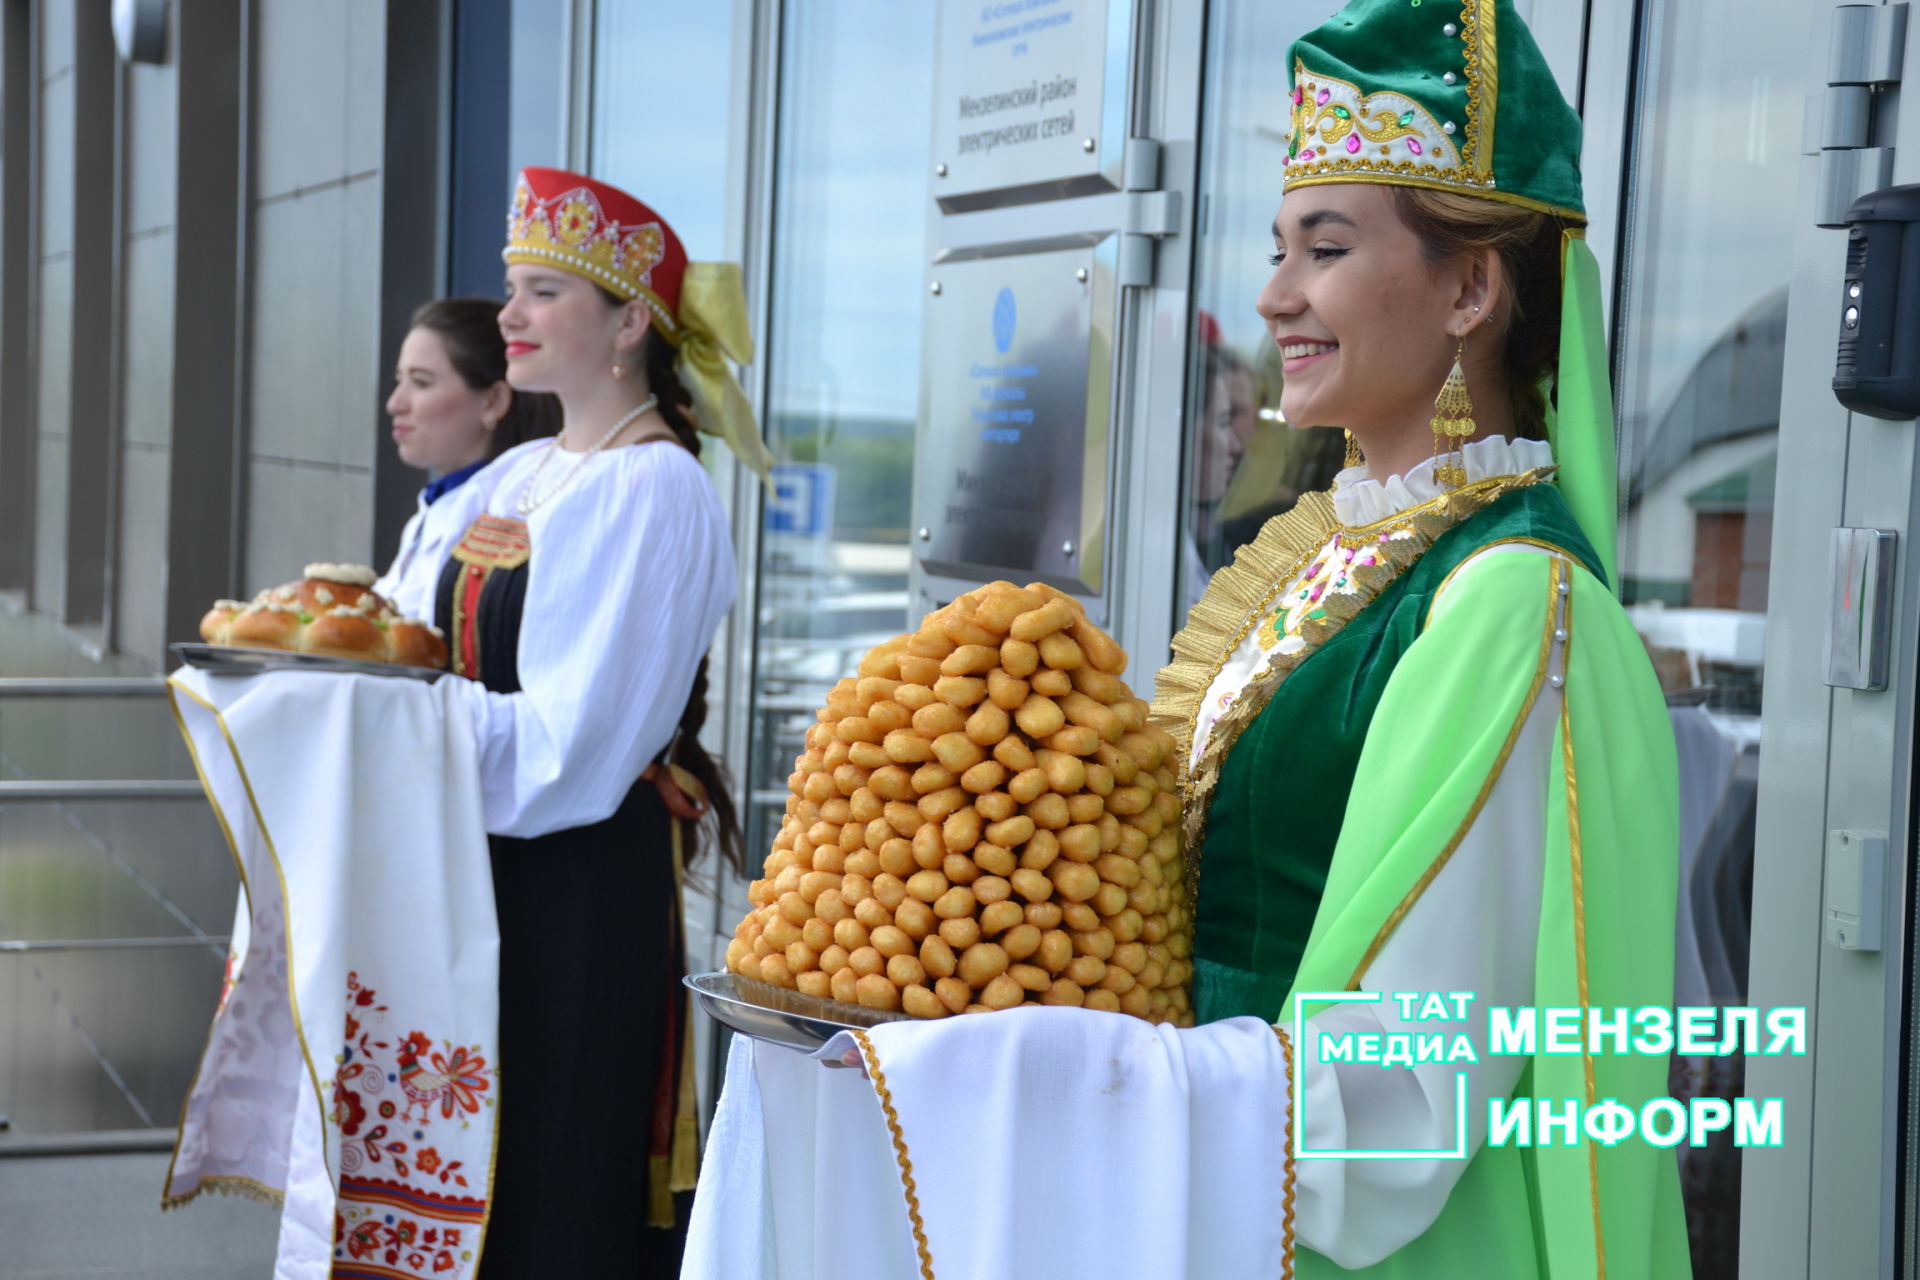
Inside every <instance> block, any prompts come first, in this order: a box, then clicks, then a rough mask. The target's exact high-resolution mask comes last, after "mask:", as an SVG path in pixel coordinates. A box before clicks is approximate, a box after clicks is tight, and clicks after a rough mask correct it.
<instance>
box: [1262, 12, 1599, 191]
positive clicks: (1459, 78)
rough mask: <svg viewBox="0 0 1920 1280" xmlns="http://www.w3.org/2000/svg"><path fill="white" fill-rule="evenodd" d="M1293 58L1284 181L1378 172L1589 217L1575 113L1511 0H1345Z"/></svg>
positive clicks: (1347, 178) (1356, 177) (1360, 178)
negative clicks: (1290, 124) (1290, 121)
mask: <svg viewBox="0 0 1920 1280" xmlns="http://www.w3.org/2000/svg"><path fill="white" fill-rule="evenodd" d="M1287 62H1288V64H1289V65H1290V66H1291V67H1292V70H1293V128H1292V131H1291V134H1290V136H1289V139H1288V147H1287V162H1286V176H1285V180H1284V185H1285V187H1286V189H1288V190H1291V189H1292V188H1294V187H1300V186H1308V185H1311V184H1314V183H1326V182H1385V183H1391V184H1394V185H1398V186H1410V187H1430V188H1433V189H1436V190H1440V191H1455V192H1459V193H1461V194H1463V195H1476V196H1483V197H1485V198H1486V199H1489V200H1500V201H1505V202H1507V203H1509V204H1517V205H1522V206H1525V207H1527V208H1530V209H1537V210H1539V211H1540V212H1542V213H1550V214H1553V215H1555V216H1557V217H1560V218H1563V219H1566V220H1567V221H1569V222H1577V223H1584V222H1585V221H1586V207H1585V205H1584V204H1583V203H1582V201H1581V197H1580V117H1579V116H1577V115H1575V114H1574V112H1573V108H1571V107H1569V106H1568V105H1567V102H1566V99H1565V98H1563V97H1562V96H1561V95H1560V87H1559V85H1558V84H1557V83H1555V81H1554V78H1553V72H1552V71H1551V70H1549V69H1548V67H1547V60H1546V58H1545V57H1544V56H1543V55H1542V54H1541V52H1540V46H1539V45H1537V44H1535V43H1534V40H1533V33H1532V32H1530V31H1528V30H1527V26H1526V24H1525V23H1524V22H1522V21H1521V20H1520V16H1519V15H1518V14H1517V13H1515V12H1514V9H1513V0H1464V2H1461V0H1451V2H1450V0H1424V2H1423V0H1352V2H1351V3H1350V4H1348V5H1347V6H1346V7H1345V8H1344V9H1342V10H1341V11H1340V12H1339V13H1337V14H1335V15H1334V16H1333V17H1332V18H1329V19H1328V20H1327V21H1326V22H1325V23H1324V24H1323V25H1321V26H1320V27H1319V28H1318V29H1317V30H1315V31H1313V32H1311V33H1309V34H1308V35H1305V36H1302V37H1301V38H1300V39H1298V40H1296V41H1294V43H1293V48H1292V49H1291V50H1289V51H1288V54H1287Z"/></svg>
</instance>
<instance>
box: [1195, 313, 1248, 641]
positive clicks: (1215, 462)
mask: <svg viewBox="0 0 1920 1280" xmlns="http://www.w3.org/2000/svg"><path fill="white" fill-rule="evenodd" d="M1200 319H1201V334H1202V341H1203V343H1204V345H1203V346H1202V347H1201V353H1202V359H1201V366H1202V377H1203V382H1202V387H1203V389H1204V394H1203V396H1202V398H1201V404H1200V420H1199V430H1198V431H1197V432H1196V433H1195V437H1194V464H1193V490H1192V497H1191V499H1190V505H1189V519H1188V524H1187V536H1186V539H1185V556H1184V558H1185V561H1186V563H1185V566H1184V569H1183V572H1182V580H1183V581H1184V582H1185V583H1186V587H1187V596H1188V598H1187V602H1186V603H1187V605H1188V606H1192V605H1193V604H1194V603H1195V602H1196V601H1198V600H1199V599H1200V595H1201V593H1202V592H1203V591H1205V590H1206V586H1207V579H1208V578H1209V577H1210V576H1211V575H1212V573H1213V571H1214V570H1215V569H1218V568H1219V567H1220V565H1221V563H1222V562H1223V560H1224V559H1225V558H1226V555H1225V554H1223V550H1224V549H1223V548H1222V546H1221V539H1220V531H1219V527H1218V516H1219V510H1220V502H1221V499H1223V498H1224V497H1226V494H1227V489H1228V486H1230V485H1231V484H1232V483H1233V476H1234V471H1235V469H1236V468H1238V467H1239V465H1240V459H1241V457H1242V455H1243V454H1244V453H1245V450H1246V444H1245V440H1244V439H1243V437H1242V436H1241V435H1240V433H1239V431H1238V430H1237V429H1236V428H1237V424H1236V422H1235V420H1234V403H1233V379H1234V375H1235V372H1236V370H1238V371H1240V372H1245V366H1244V365H1242V364H1241V363H1240V361H1239V360H1238V359H1237V358H1236V357H1235V356H1234V355H1233V353H1232V352H1231V351H1229V350H1228V349H1227V348H1226V347H1225V346H1224V345H1222V344H1221V342H1220V340H1219V326H1218V325H1217V324H1214V323H1213V317H1212V316H1209V315H1207V314H1206V313H1205V312H1202V313H1201V315H1200ZM1209 335H1211V340H1210V341H1209V340H1207V339H1208V336H1209Z"/></svg>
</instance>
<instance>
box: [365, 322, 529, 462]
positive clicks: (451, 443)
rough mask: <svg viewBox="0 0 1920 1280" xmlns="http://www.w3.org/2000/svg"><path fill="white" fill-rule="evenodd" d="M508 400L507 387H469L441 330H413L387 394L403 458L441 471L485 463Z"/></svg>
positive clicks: (408, 337) (395, 441) (394, 432)
mask: <svg viewBox="0 0 1920 1280" xmlns="http://www.w3.org/2000/svg"><path fill="white" fill-rule="evenodd" d="M505 399H506V393H505V388H504V387H502V388H498V389H497V390H493V391H491V392H490V391H488V390H480V391H475V390H474V389H473V388H472V387H469V386H468V385H467V384H466V381H465V380H464V379H462V378H461V376H460V374H459V373H458V372H457V371H456V370H455V369H454V367H453V362H452V361H451V360H450V359H448V357H447V344H446V341H445V340H444V339H442V338H441V336H440V335H439V334H437V333H435V332H434V331H433V330H431V329H413V330H410V331H409V332H408V333H407V337H406V341H404V342H402V343H401V344H400V360H399V366H398V367H397V368H396V369H395V370H394V384H393V394H392V395H390V396H388V397H387V414H388V416H389V417H391V418H392V419H393V442H394V444H395V445H397V446H398V447H399V450H400V460H401V461H402V462H404V463H406V464H407V465H408V466H410V467H419V468H421V469H422V470H426V471H433V472H438V473H445V472H448V471H458V470H459V469H460V468H461V467H464V466H469V465H471V464H472V463H475V462H480V461H482V460H483V459H485V458H486V457H487V455H488V453H489V451H490V450H489V445H490V444H491V440H492V434H493V428H494V426H495V425H496V424H497V423H498V422H499V420H500V416H501V414H502V413H504V412H505Z"/></svg>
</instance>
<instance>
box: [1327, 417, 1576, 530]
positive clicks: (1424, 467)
mask: <svg viewBox="0 0 1920 1280" xmlns="http://www.w3.org/2000/svg"><path fill="white" fill-rule="evenodd" d="M1461 453H1462V455H1464V457H1465V459H1466V464H1467V482H1468V483H1469V484H1471V483H1473V482H1474V481H1476V480H1485V479H1487V478H1488V477H1490V476H1517V475H1520V474H1521V473H1523V472H1527V471H1532V470H1534V469H1535V468H1537V467H1550V466H1552V465H1553V447H1552V446H1551V445H1549V444H1548V443H1547V442H1546V441H1545V440H1509V439H1507V438H1506V437H1505V436H1489V437H1487V438H1486V439H1485V440H1474V441H1472V442H1470V443H1469V444H1468V445H1467V446H1466V447H1465V448H1464V449H1462V450H1461ZM1439 496H1440V486H1439V485H1438V484H1436V483H1435V482H1434V479H1433V464H1432V463H1431V462H1422V463H1421V464H1420V465H1419V466H1417V467H1415V468H1414V469H1413V470H1411V471H1408V472H1406V473H1405V474H1403V475H1397V476H1388V477H1387V478H1386V479H1385V480H1374V479H1372V478H1370V477H1369V476H1368V475H1367V469H1366V467H1365V466H1364V465H1363V466H1358V467H1348V468H1347V469H1346V470H1345V471H1342V472H1341V473H1340V474H1339V475H1337V476H1335V477H1334V478H1333V509H1334V512H1335V514H1337V515H1338V517H1339V519H1340V523H1341V524H1343V525H1348V526H1352V525H1362V524H1373V523H1375V522H1377V521H1380V520H1385V519H1387V518H1388V517H1390V516H1396V515H1398V514H1400V513H1401V512H1402V511H1405V510H1406V509H1407V508H1408V507H1415V506H1418V505H1420V504H1421V503H1423V502H1426V501H1428V500H1430V499H1433V498H1437V497H1439Z"/></svg>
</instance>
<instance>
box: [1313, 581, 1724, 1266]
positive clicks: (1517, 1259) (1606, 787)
mask: <svg viewBox="0 0 1920 1280" xmlns="http://www.w3.org/2000/svg"><path fill="white" fill-rule="evenodd" d="M1556 631H1564V632H1565V633H1566V635H1565V638H1564V639H1561V638H1559V637H1557V636H1556V635H1555V633H1556ZM1562 648H1563V649H1564V652H1563V653H1562V652H1559V650H1561V649H1562ZM1555 676H1560V677H1561V678H1562V679H1563V681H1564V697H1562V698H1560V705H1561V713H1560V722H1559V726H1558V730H1557V732H1556V733H1555V735H1554V738H1553V745H1552V748H1551V750H1552V752H1553V754H1554V759H1553V760H1551V761H1549V762H1547V765H1548V767H1547V768H1546V769H1545V771H1544V776H1545V777H1546V779H1547V784H1546V787H1545V793H1544V794H1543V795H1542V796H1541V797H1540V803H1541V805H1542V806H1543V809H1544V823H1543V826H1544V830H1545V831H1546V839H1545V842H1544V845H1545V847H1544V848H1542V849H1541V851H1540V856H1541V857H1542V859H1543V860H1544V865H1543V868H1542V872H1543V887H1542V900H1541V912H1540V926H1539V937H1538V943H1537V948H1536V957H1535V966H1536V968H1535V989H1536V999H1537V1000H1538V1002H1539V1004H1540V1005H1541V1006H1542V1007H1578V1006H1582V1005H1586V1006H1591V1007H1593V1008H1597V1009H1601V1010H1604V1011H1608V1012H1609V1013H1610V1012H1611V1011H1612V1010H1613V1009H1615V1008H1617V1007H1621V1006H1624V1007H1626V1008H1628V1009H1636V1008H1639V1007H1642V1006H1646V1005H1659V1006H1668V1005H1670V1004H1671V1000H1672V982H1673V921H1674V900H1675V894H1676V886H1677V875H1678V873H1677V860H1678V843H1679V842H1678V825H1677V816H1676V814H1677V808H1678V801H1677V790H1676V781H1675V777H1676V774H1675V763H1674V748H1673V738H1672V733H1671V730H1670V728H1669V727H1668V720H1667V715H1666V709H1665V705H1664V703H1663V701H1662V699H1661V696H1660V692H1659V688H1658V685H1657V683H1656V682H1655V680H1654V676H1653V671H1652V668H1651V665H1650V664H1649V662H1648V660H1647V657H1646V651H1645V649H1644V647H1643V646H1642V645H1641V643H1640V640H1639V637H1638V636H1637V635H1636V634H1635V633H1634V630H1633V628H1632V625H1631V624H1630V622H1629V621H1628V619H1627V617H1626V614H1625V613H1624V611H1622V610H1621V608H1620V606H1619V605H1618V604H1617V603H1616V602H1615V601H1614V599H1613V597H1612V595H1611V593H1610V592H1608V591H1607V589H1606V588H1605V587H1604V586H1602V585H1601V584H1600V582H1599V581H1598V579H1596V578H1594V577H1593V576H1592V575H1591V574H1589V573H1587V572H1586V571H1585V570H1584V569H1582V568H1579V567H1578V566H1576V565H1573V564H1571V563H1570V562H1569V561H1568V560H1566V559H1565V558H1563V557H1561V556H1558V555H1541V554H1495V555H1491V556H1488V557H1486V558H1485V560H1484V561H1482V562H1480V563H1477V564H1474V565H1473V566H1472V568H1471V569H1470V570H1468V571H1465V572H1462V573H1461V574H1460V575H1459V577H1458V579H1457V580H1456V581H1455V582H1454V584H1453V585H1452V586H1450V587H1448V588H1445V589H1444V590H1443V594H1442V597H1441V600H1440V603H1439V605H1438V606H1437V607H1436V608H1434V610H1433V611H1432V614H1431V616H1430V617H1429V620H1428V623H1427V626H1426V629H1425V630H1424V631H1423V633H1422V635H1421V636H1420V638H1419V639H1417V640H1416V641H1415V642H1414V643H1413V644H1412V645H1410V646H1409V647H1408V649H1407V652H1406V654H1405V656H1404V657H1402V659H1401V661H1400V663H1399V665H1398V667H1397V668H1396V669H1395V671H1394V675H1393V678H1392V680H1391V681H1390V682H1389V684H1388V686H1387V689H1386V692H1385V694H1384V695H1383V696H1382V698H1381V701H1380V705H1379V708H1378V710H1377V712H1376V713H1375V717H1374V720H1373V722H1372V724H1371V725H1370V727H1369V729H1368V735H1367V741H1366V745H1365V747H1364V749H1363V750H1362V752H1361V757H1360V763H1359V768H1358V771H1357V773H1356V775H1355V782H1354V788H1353V793H1352V798H1351V800H1350V803H1349V805H1348V809H1347V812H1346V814H1345V817H1344V820H1343V823H1342V828H1341V834H1340V839H1339V843H1338V845H1337V847H1336V849H1335V852H1334V857H1333V862H1332V865H1331V866H1330V868H1329V870H1328V878H1327V887H1326V892H1325V895H1324V896H1323V898H1322V900H1321V905H1320V910H1319V913H1318V915H1317V916H1316V918H1315V921H1314V925H1313V931H1312V934H1311V937H1310V939H1309V942H1308V947H1307V952H1306V955H1305V957H1304V958H1303V960H1302V962H1301V966H1300V971H1299V974H1298V976H1297V978H1296V983H1295V990H1297V991H1341V990H1347V989H1350V988H1351V987H1353V986H1354V985H1355V984H1356V982H1357V980H1358V978H1359V976H1360V975H1361V974H1362V973H1363V972H1364V971H1365V969H1366V966H1367V964H1368V963H1369V961H1370V960H1371V958H1372V957H1373V956H1374V955H1375V954H1376V953H1377V952H1378V950H1379V948H1380V946H1381V945H1383V944H1384V942H1385V940H1386V938H1387V937H1388V936H1389V935H1390V934H1391V932H1392V930H1393V928H1394V927H1395V926H1396V925H1397V924H1398V923H1399V921H1400V920H1401V919H1402V918H1404V916H1405V915H1406V913H1407V911H1408V910H1409V909H1411V907H1412V905H1413V903H1414V902H1416V901H1417V900H1418V899H1419V896H1420V894H1421V892H1422V891H1423V890H1424V889H1425V887H1426V885H1427V884H1429V883H1430V882H1431V881H1432V879H1433V877H1434V876H1435V875H1437V874H1438V872H1439V870H1440V868H1441V867H1442V866H1444V865H1445V861H1446V859H1447V858H1448V857H1449V856H1450V855H1451V854H1452V852H1453V850H1454V849H1455V848H1456V847H1457V845H1458V843H1459V840H1460V839H1461V838H1462V837H1463V836H1464V834H1465V832H1466V831H1467V830H1468V828H1470V827H1471V825H1472V823H1473V820H1474V818H1475V816H1476V815H1477V814H1478V813H1479V811H1480V808H1481V806H1482V805H1484V804H1485V802H1486V798H1487V797H1488V795H1490V794H1491V792H1492V790H1493V784H1494V782H1495V781H1496V780H1497V778H1498V777H1499V774H1500V771H1501V770H1502V769H1503V768H1504V766H1505V765H1506V763H1507V760H1508V758H1509V753H1510V752H1511V751H1512V750H1513V748H1514V744H1515V742H1516V741H1517V740H1518V738H1519V729H1520V726H1521V725H1522V724H1524V722H1525V720H1526V718H1527V716H1528V713H1529V712H1530V711H1531V710H1532V709H1533V707H1534V705H1535V703H1536V701H1537V700H1538V699H1540V698H1541V697H1543V696H1545V697H1559V696H1560V691H1561V686H1556V685H1554V684H1552V683H1551V681H1552V679H1553V677H1555ZM1293 1004H1294V1001H1293V999H1292V997H1291V996H1290V997H1289V999H1288V1001H1287V1009H1286V1013H1285V1015H1284V1018H1285V1020H1286V1021H1290V1020H1291V1018H1292V1014H1293ZM1307 1012H1308V1013H1311V1012H1313V1010H1312V1009H1309V1010H1307ZM1476 1016H1482V1017H1483V1016H1485V1014H1484V1011H1481V1012H1480V1013H1478V1014H1477V1015H1476ZM1666 1068H1667V1062H1666V1058H1665V1057H1664V1056H1661V1057H1649V1056H1644V1055H1636V1054H1627V1055H1621V1054H1613V1053H1602V1054H1593V1055H1587V1054H1567V1055H1549V1054H1546V1053H1539V1054H1536V1055H1535V1056H1534V1057H1533V1059H1532V1061H1531V1063H1530V1065H1529V1068H1528V1070H1527V1071H1526V1072H1525V1073H1523V1075H1522V1076H1521V1080H1520V1085H1519V1088H1518V1090H1517V1096H1526V1097H1541V1098H1547V1099H1552V1100H1554V1101H1555V1102H1556V1103H1564V1102H1565V1101H1566V1100H1567V1099H1575V1100H1578V1101H1579V1103H1580V1104H1581V1105H1582V1106H1583V1107H1584V1106H1585V1105H1587V1104H1588V1103H1589V1102H1592V1101H1600V1100H1605V1099H1609V1098H1611V1099H1615V1100H1618V1101H1620V1102H1622V1103H1624V1104H1627V1105H1631V1106H1633V1107H1634V1108H1635V1110H1636V1111H1637V1110H1638V1107H1639V1104H1640V1103H1641V1102H1644V1101H1646V1100H1647V1099H1650V1098H1652V1097H1656V1096H1659V1095H1662V1094H1664V1093H1665V1091H1666ZM1603 1255H1604V1258H1605V1262H1604V1265H1603V1264H1602V1262H1601V1258H1602V1256H1603ZM1490 1264H1494V1265H1493V1266H1492V1269H1489V1267H1490ZM1322 1268H1324V1270H1322ZM1603 1273H1604V1274H1608V1275H1612V1276H1615V1277H1618V1276H1650V1277H1662V1278H1664V1277H1668V1276H1673V1277H1684V1276H1686V1275H1688V1274H1689V1268H1688V1262H1687V1246H1686V1232H1685V1222H1684V1217H1683V1214H1682V1211H1681V1206H1680V1199H1679V1189H1678V1177H1677V1173H1676V1170H1675V1164H1674V1160H1673V1155H1672V1153H1671V1152H1670V1151H1667V1150H1663V1149H1659V1148H1655V1147H1652V1146H1650V1145H1648V1144H1647V1143H1645V1142H1643V1141H1641V1140H1640V1139H1638V1138H1633V1139H1629V1140H1628V1141H1626V1142H1624V1143H1621V1144H1619V1145H1617V1146H1612V1147H1600V1146H1596V1145H1594V1144H1592V1143H1590V1142H1588V1141H1587V1140H1585V1139H1582V1141H1581V1143H1580V1145H1577V1146H1560V1145H1555V1146H1551V1147H1537V1148H1536V1147H1526V1148H1522V1147H1517V1146H1502V1147H1491V1146H1487V1147H1483V1148H1482V1149H1481V1150H1480V1151H1479V1153H1478V1154H1477V1155H1476V1156H1475V1157H1474V1158H1473V1161H1472V1164H1471V1165H1470V1166H1469V1168H1468V1170H1467V1172H1466V1174H1465V1175H1463V1177H1462V1179H1461V1181H1460V1183H1459V1184H1458V1186H1456V1188H1455V1190H1454V1192H1453V1194H1452V1196H1451V1197H1450V1198H1449V1200H1448V1202H1447V1207H1446V1209H1445V1210H1444V1211H1443V1212H1442V1214H1441V1216H1440V1218H1439V1219H1438V1221H1436V1222H1435V1224H1434V1226H1433V1227H1432V1228H1430V1229H1429V1230H1428V1231H1427V1232H1426V1233H1425V1234H1424V1235H1422V1236H1421V1237H1419V1238H1418V1239H1416V1240H1415V1241H1414V1242H1413V1243H1412V1244H1410V1245H1408V1246H1407V1247H1406V1248H1404V1249H1402V1250H1401V1251H1400V1252H1399V1253H1397V1254H1395V1255H1394V1256H1393V1257H1391V1258H1389V1259H1387V1260H1386V1261H1384V1262H1382V1263H1380V1264H1379V1265H1378V1266H1376V1267H1374V1268H1370V1269H1368V1270H1367V1271H1365V1272H1363V1273H1358V1274H1365V1275H1368V1276H1377V1277H1388V1276H1393V1277H1399V1276H1406V1277H1413V1276H1420V1277H1450V1276H1462V1277H1464V1276H1481V1275H1488V1274H1500V1275H1503V1276H1519V1277H1526V1276H1535V1275H1537V1276H1541V1277H1544V1276H1547V1275H1549V1274H1550V1275H1551V1276H1552V1277H1553V1280H1564V1278H1565V1277H1568V1276H1597V1275H1599V1274H1603ZM1299 1274H1300V1275H1302V1276H1308V1275H1315V1274H1326V1275H1336V1274H1337V1275H1341V1276H1348V1275H1353V1274H1356V1273H1353V1272H1348V1271H1339V1270H1336V1269H1334V1268H1333V1267H1332V1264H1331V1263H1329V1262H1327V1261H1326V1260H1325V1259H1322V1258H1318V1257H1317V1256H1315V1255H1311V1254H1308V1253H1306V1252H1304V1251H1303V1252H1302V1254H1301V1258H1300V1268H1299Z"/></svg>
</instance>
